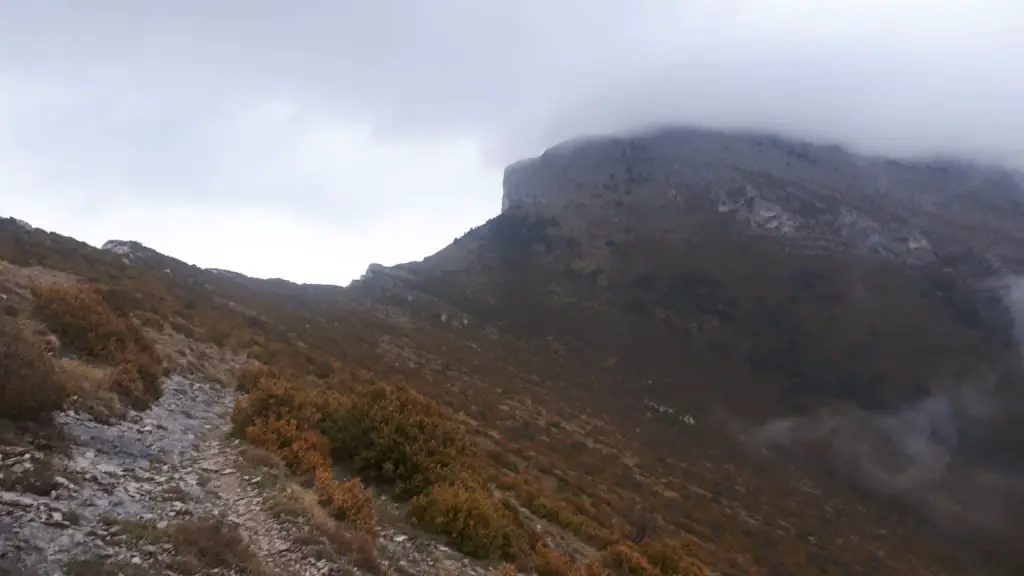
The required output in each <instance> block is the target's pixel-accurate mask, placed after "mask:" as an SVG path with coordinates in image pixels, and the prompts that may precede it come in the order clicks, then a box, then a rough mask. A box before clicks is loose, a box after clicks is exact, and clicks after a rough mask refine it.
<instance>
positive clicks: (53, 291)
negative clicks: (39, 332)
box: [32, 284, 163, 410]
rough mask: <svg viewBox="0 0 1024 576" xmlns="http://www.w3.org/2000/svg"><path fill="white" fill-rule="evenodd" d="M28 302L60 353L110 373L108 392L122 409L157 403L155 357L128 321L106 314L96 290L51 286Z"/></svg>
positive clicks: (157, 357)
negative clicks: (99, 365) (101, 366)
mask: <svg viewBox="0 0 1024 576" xmlns="http://www.w3.org/2000/svg"><path fill="white" fill-rule="evenodd" d="M32 296H33V299H34V311H35V314H36V315H37V316H38V317H39V319H40V320H41V321H42V322H43V323H44V324H45V325H46V327H47V328H49V330H50V331H51V332H53V334H54V335H55V336H56V337H57V338H58V339H59V340H60V343H61V346H62V347H63V348H66V349H68V350H70V351H73V352H75V353H77V354H79V355H81V356H83V357H84V358H86V359H88V360H92V361H98V362H102V363H104V364H107V365H109V366H112V367H114V368H115V372H114V373H113V375H112V378H111V387H112V390H113V391H114V392H116V393H117V394H118V395H119V396H120V397H121V398H123V399H124V400H125V401H126V403H127V404H128V405H130V406H131V407H132V408H134V409H136V410H143V409H145V408H147V407H149V405H150V404H152V403H153V402H154V401H156V400H157V399H159V398H160V395H161V394H162V393H163V390H162V389H161V386H160V377H161V376H163V361H162V359H161V358H160V354H159V353H157V351H156V347H155V346H154V345H153V342H152V341H150V340H149V339H148V338H147V337H146V336H145V334H143V332H142V330H141V329H140V328H139V327H138V326H136V325H135V323H134V322H133V321H132V320H131V319H130V318H129V317H127V316H124V315H121V314H118V313H116V312H115V311H114V310H112V309H111V308H110V306H109V305H108V304H107V302H106V301H105V300H104V299H103V296H102V295H101V293H100V292H99V290H98V289H96V288H93V287H90V286H84V285H79V284H69V285H62V284H53V285H48V286H42V287H37V288H36V289H35V290H33V291H32Z"/></svg>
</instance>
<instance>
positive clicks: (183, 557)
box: [105, 517, 277, 576]
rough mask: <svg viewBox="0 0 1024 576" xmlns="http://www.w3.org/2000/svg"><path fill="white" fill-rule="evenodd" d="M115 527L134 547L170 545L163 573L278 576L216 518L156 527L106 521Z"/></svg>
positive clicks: (231, 526) (232, 528) (230, 526)
mask: <svg viewBox="0 0 1024 576" xmlns="http://www.w3.org/2000/svg"><path fill="white" fill-rule="evenodd" d="M105 523H107V524H108V525H110V526H116V527H117V530H116V533H117V536H116V537H117V538H119V539H121V540H122V541H126V542H134V543H136V544H140V545H141V544H155V545H164V544H165V545H169V546H170V547H171V550H172V554H171V556H170V557H168V558H166V559H164V560H163V561H162V562H161V564H163V565H164V568H165V569H169V570H173V571H174V572H175V573H179V574H186V575H200V574H207V573H209V572H210V571H216V570H232V571H233V572H232V573H234V574H241V575H246V576H277V575H276V574H275V573H274V572H273V571H272V570H270V569H269V568H268V567H267V566H266V565H264V564H263V562H262V561H261V560H260V559H259V557H258V556H257V555H256V553H255V552H253V550H252V549H250V548H249V545H248V543H247V542H246V540H245V537H244V536H243V535H242V534H241V533H240V532H239V531H238V527H237V526H235V525H234V524H231V523H229V522H227V521H225V520H223V519H220V518H215V517H203V518H194V519H189V520H182V521H179V522H174V523H172V524H169V525H167V526H166V527H162V528H161V527H158V526H157V525H156V524H155V523H153V522H140V521H133V520H126V519H120V518H107V519H105Z"/></svg>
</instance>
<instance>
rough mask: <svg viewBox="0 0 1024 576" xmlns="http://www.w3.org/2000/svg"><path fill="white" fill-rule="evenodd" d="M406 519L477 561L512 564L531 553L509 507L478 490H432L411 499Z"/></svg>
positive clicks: (449, 487)
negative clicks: (444, 539)
mask: <svg viewBox="0 0 1024 576" xmlns="http://www.w3.org/2000/svg"><path fill="white" fill-rule="evenodd" d="M409 518H410V519H411V520H412V521H414V522H415V523H417V524H418V525H420V526H422V527H423V528H425V529H427V530H430V531H432V532H436V533H438V534H443V535H445V536H448V537H449V538H451V540H452V545H453V546H454V547H455V548H456V549H458V550H459V551H461V552H464V553H466V554H469V555H470V556H474V557H476V558H484V559H493V560H498V559H503V560H514V559H517V558H521V557H525V556H526V555H527V554H528V553H529V551H530V549H531V548H530V543H529V534H528V533H527V531H526V529H525V528H524V527H523V526H522V524H521V521H520V518H519V515H518V512H517V511H516V510H515V508H514V507H513V506H512V505H511V503H509V502H507V501H505V500H504V499H502V498H499V497H498V496H497V495H495V494H494V493H493V492H492V491H490V490H487V489H486V488H483V487H480V486H476V485H472V484H467V483H455V484H442V485H437V486H434V487H432V488H430V489H429V490H427V491H426V492H425V493H423V494H421V495H419V496H417V497H416V498H415V499H413V501H412V506H411V508H410V509H409Z"/></svg>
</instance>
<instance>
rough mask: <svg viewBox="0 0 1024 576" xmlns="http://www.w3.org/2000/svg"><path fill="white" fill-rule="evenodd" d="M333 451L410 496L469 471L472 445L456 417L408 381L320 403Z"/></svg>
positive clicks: (336, 455)
mask: <svg viewBox="0 0 1024 576" xmlns="http://www.w3.org/2000/svg"><path fill="white" fill-rule="evenodd" d="M329 405H330V406H331V409H325V411H327V412H328V413H329V414H330V415H331V416H330V417H329V418H327V419H326V421H325V422H324V425H325V428H324V434H325V435H326V436H327V437H328V438H330V439H331V446H332V453H333V454H334V456H335V457H336V458H338V459H339V460H345V461H349V462H351V463H352V464H353V465H354V466H355V467H356V468H357V469H358V470H359V471H360V472H362V473H365V474H368V475H369V476H370V477H372V478H373V479H375V480H377V481H380V482H383V483H386V484H390V485H393V486H395V488H396V490H397V493H398V496H399V497H414V496H416V495H419V494H422V493H423V492H425V491H426V490H428V489H430V488H431V487H432V486H435V485H438V484H441V483H444V482H448V481H452V480H454V479H456V478H457V477H459V476H460V475H471V474H472V470H471V468H472V463H473V458H472V456H473V453H474V452H473V445H472V443H471V442H470V441H469V438H468V436H467V435H466V433H465V431H464V430H463V429H462V427H461V426H459V425H458V424H456V423H455V422H454V417H453V416H452V415H450V414H447V413H445V412H444V411H443V410H442V409H441V408H440V407H439V406H438V405H437V404H435V403H433V402H431V401H430V400H428V399H426V398H424V397H423V396H421V395H419V394H418V393H416V392H415V391H413V390H411V389H410V388H408V387H406V386H392V385H388V384H371V385H368V386H365V387H360V388H359V389H357V391H356V392H355V393H354V394H353V396H352V398H351V400H350V401H348V402H344V401H336V402H334V403H333V404H330V403H328V402H324V406H325V407H326V406H329Z"/></svg>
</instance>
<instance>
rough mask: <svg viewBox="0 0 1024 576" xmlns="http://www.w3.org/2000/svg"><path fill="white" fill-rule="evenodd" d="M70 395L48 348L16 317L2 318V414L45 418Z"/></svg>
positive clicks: (14, 417) (37, 419) (17, 418)
mask: <svg viewBox="0 0 1024 576" xmlns="http://www.w3.org/2000/svg"><path fill="white" fill-rule="evenodd" d="M66 396H67V391H66V389H65V387H64V385H63V384H62V382H61V379H60V378H59V376H58V373H57V369H56V367H55V366H54V364H53V360H52V359H51V358H50V356H49V355H48V354H47V353H46V349H45V348H44V347H43V346H42V345H41V344H39V343H38V342H36V341H34V340H32V339H31V338H30V337H29V336H28V335H27V334H26V333H25V332H24V330H23V329H22V327H21V326H20V325H19V324H18V323H17V322H16V321H14V320H11V319H8V318H6V317H2V318H0V418H5V419H8V420H14V421H31V422H40V421H45V420H48V419H49V417H50V416H51V415H52V413H53V412H55V411H57V410H60V409H61V408H62V407H63V406H64V401H65V399H66Z"/></svg>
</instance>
